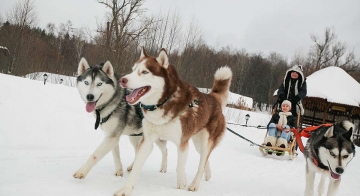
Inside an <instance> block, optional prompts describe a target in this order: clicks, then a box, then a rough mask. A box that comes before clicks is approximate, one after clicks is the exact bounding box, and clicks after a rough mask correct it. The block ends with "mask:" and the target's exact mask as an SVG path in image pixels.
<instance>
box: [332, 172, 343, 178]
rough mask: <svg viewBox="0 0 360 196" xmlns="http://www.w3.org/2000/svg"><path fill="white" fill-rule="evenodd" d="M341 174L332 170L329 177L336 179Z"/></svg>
mask: <svg viewBox="0 0 360 196" xmlns="http://www.w3.org/2000/svg"><path fill="white" fill-rule="evenodd" d="M340 176H341V175H339V174H335V173H334V172H331V177H332V178H333V179H335V180H338V179H339V178H340Z"/></svg>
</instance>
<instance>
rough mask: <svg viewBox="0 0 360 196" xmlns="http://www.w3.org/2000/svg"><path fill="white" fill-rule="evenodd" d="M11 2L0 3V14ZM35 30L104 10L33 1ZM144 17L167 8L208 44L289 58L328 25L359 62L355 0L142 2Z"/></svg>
mask: <svg viewBox="0 0 360 196" xmlns="http://www.w3.org/2000/svg"><path fill="white" fill-rule="evenodd" d="M15 2H17V1H15V0H14V1H12V0H0V5H1V6H0V13H1V15H2V16H3V18H6V13H7V12H8V10H9V9H10V8H12V7H13V5H14V4H15ZM35 6H36V10H37V12H38V18H39V24H38V26H40V27H42V28H45V26H46V24H47V23H49V22H53V23H55V24H56V25H57V26H58V25H59V24H60V23H66V21H67V20H71V21H72V23H73V25H74V27H83V26H84V27H89V28H91V29H93V30H95V29H96V22H97V21H102V20H103V18H104V14H105V11H106V10H105V7H104V6H103V5H101V4H99V3H97V1H96V0H35ZM145 7H146V8H148V11H149V13H158V12H159V10H164V11H165V12H167V10H169V9H172V10H175V9H177V11H178V12H179V13H180V14H181V16H182V22H183V23H184V24H183V25H184V26H186V25H187V23H188V22H189V21H191V20H192V19H196V20H197V22H198V26H199V27H200V28H201V29H202V30H203V32H204V36H205V37H204V38H205V41H206V42H207V43H208V45H210V46H214V47H215V48H220V47H222V46H226V45H230V46H231V47H232V48H237V49H243V48H244V49H246V50H247V51H249V52H262V53H264V54H268V52H271V51H276V52H278V53H280V54H283V55H287V57H288V58H291V57H292V56H293V55H294V53H295V52H302V53H307V52H308V50H309V47H310V45H312V42H311V39H310V35H311V34H315V35H319V36H321V37H323V33H324V30H325V28H326V27H334V28H335V30H336V34H337V35H338V40H340V41H343V42H346V43H347V46H348V48H349V49H354V51H355V54H356V57H357V59H358V60H359V59H360V1H359V0H341V1H340V0H317V1H313V0H148V1H147V2H146V3H145Z"/></svg>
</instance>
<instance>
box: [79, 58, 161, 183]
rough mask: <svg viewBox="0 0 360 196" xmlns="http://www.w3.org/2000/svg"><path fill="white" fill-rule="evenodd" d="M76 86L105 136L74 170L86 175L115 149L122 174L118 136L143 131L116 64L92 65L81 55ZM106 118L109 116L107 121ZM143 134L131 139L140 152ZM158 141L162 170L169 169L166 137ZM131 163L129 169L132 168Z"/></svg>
mask: <svg viewBox="0 0 360 196" xmlns="http://www.w3.org/2000/svg"><path fill="white" fill-rule="evenodd" d="M77 89H78V91H79V93H80V96H81V98H82V99H83V100H84V102H85V103H86V110H87V112H92V113H93V114H94V116H95V118H96V116H97V115H96V113H98V114H99V115H98V117H99V119H102V121H101V122H99V124H100V127H101V129H102V130H103V132H104V139H103V141H102V142H101V144H100V145H99V146H98V148H97V149H96V150H95V151H94V152H93V153H92V155H91V156H90V157H89V159H88V160H87V162H86V163H85V164H84V165H83V166H82V167H81V168H80V169H78V170H77V171H76V172H75V173H74V175H73V176H74V177H75V178H78V179H82V178H85V177H86V175H87V174H88V172H89V171H90V170H91V168H92V167H93V166H94V165H95V164H96V163H97V162H98V161H100V159H102V158H103V157H104V156H105V155H106V154H107V153H109V152H110V150H111V151H112V155H113V158H114V163H115V175H116V176H122V175H123V168H122V164H121V160H120V151H119V145H118V143H119V138H120V136H121V135H132V134H139V133H142V124H141V120H142V118H141V116H139V115H138V114H137V113H136V110H135V108H134V107H133V106H130V105H128V104H127V103H126V100H125V96H126V95H125V89H123V88H121V87H120V85H119V83H118V78H117V77H116V75H114V70H113V66H112V65H111V63H110V62H109V61H107V62H106V63H105V64H101V65H96V66H92V67H90V66H89V64H88V63H87V61H86V60H85V58H82V59H81V61H80V63H79V67H78V77H77ZM103 119H106V120H105V122H104V120H103ZM95 127H96V128H97V126H95ZM141 140H142V137H141V136H130V141H131V143H132V145H133V147H134V149H135V154H136V152H137V146H138V145H139V144H140V141H141ZM156 144H157V145H158V146H159V148H160V149H161V152H162V156H163V157H162V164H161V168H160V172H166V168H167V150H166V141H160V140H157V141H156ZM132 165H133V164H131V165H130V166H129V167H128V168H127V170H128V171H130V170H131V169H132Z"/></svg>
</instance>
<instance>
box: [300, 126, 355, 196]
mask: <svg viewBox="0 0 360 196" xmlns="http://www.w3.org/2000/svg"><path fill="white" fill-rule="evenodd" d="M353 129H354V125H353V124H352V123H351V122H350V121H343V122H341V123H339V124H337V125H333V126H328V127H326V126H322V127H320V128H319V129H317V130H315V131H314V132H312V134H311V136H310V138H309V139H308V141H307V144H306V147H305V152H304V155H305V158H306V187H305V193H304V195H305V196H309V195H313V194H314V178H315V172H319V173H320V174H321V179H320V183H319V186H318V189H317V192H318V195H322V194H323V193H324V183H325V178H326V177H329V186H328V191H327V195H328V196H332V195H336V192H337V190H338V188H339V184H340V181H341V175H342V174H343V173H344V172H345V169H346V167H347V165H348V164H349V163H350V161H351V160H352V158H353V157H354V156H355V146H354V144H353V142H352V140H351V136H352V131H353Z"/></svg>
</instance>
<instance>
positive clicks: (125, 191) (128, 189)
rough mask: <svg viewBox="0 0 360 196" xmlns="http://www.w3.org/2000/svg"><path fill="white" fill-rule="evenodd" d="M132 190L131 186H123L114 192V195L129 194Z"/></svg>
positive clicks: (125, 195)
mask: <svg viewBox="0 0 360 196" xmlns="http://www.w3.org/2000/svg"><path fill="white" fill-rule="evenodd" d="M132 190H133V188H132V187H128V186H124V187H122V188H121V189H119V190H118V191H116V193H114V196H129V195H130V194H131V192H132Z"/></svg>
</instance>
